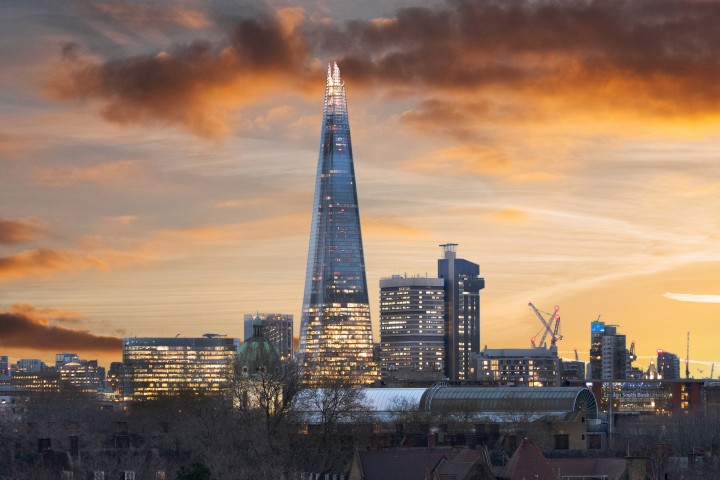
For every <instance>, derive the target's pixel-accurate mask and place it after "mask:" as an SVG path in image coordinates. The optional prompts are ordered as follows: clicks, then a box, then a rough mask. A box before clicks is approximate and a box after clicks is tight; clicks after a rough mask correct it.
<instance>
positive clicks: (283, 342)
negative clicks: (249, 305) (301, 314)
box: [243, 313, 293, 360]
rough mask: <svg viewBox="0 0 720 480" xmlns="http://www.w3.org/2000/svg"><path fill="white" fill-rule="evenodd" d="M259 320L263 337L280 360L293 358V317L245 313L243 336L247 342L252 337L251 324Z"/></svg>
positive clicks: (279, 314)
mask: <svg viewBox="0 0 720 480" xmlns="http://www.w3.org/2000/svg"><path fill="white" fill-rule="evenodd" d="M256 318H259V319H260V321H261V322H262V327H263V336H264V338H266V339H267V340H268V341H269V342H270V343H272V344H273V347H275V351H276V352H277V353H278V355H279V356H280V359H281V360H285V359H288V358H292V356H293V316H292V314H288V313H256V314H255V315H253V314H252V313H246V314H245V319H244V322H243V324H244V329H245V332H244V333H245V336H244V337H243V340H247V339H249V338H251V337H252V336H253V335H254V330H253V324H254V322H255V319H256Z"/></svg>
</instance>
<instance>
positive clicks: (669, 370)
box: [656, 350, 680, 380]
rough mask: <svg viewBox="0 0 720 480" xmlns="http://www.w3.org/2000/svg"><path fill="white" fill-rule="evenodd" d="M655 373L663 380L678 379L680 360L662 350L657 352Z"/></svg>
mask: <svg viewBox="0 0 720 480" xmlns="http://www.w3.org/2000/svg"><path fill="white" fill-rule="evenodd" d="M656 368H657V373H658V374H659V375H660V378H663V379H665V380H677V379H679V378H680V358H678V356H677V355H675V354H674V353H670V352H665V351H663V350H658V351H657V367H656Z"/></svg>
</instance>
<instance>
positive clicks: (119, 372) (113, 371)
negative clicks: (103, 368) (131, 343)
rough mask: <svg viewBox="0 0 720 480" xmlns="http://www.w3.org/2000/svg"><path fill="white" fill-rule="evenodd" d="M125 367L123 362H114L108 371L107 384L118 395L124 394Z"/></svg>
mask: <svg viewBox="0 0 720 480" xmlns="http://www.w3.org/2000/svg"><path fill="white" fill-rule="evenodd" d="M124 372H125V367H124V366H123V363H122V362H112V363H111V364H110V368H109V369H108V371H107V376H106V379H105V385H106V387H107V389H108V390H110V391H112V392H113V393H114V394H116V395H122V392H123V382H124V379H125V373H124Z"/></svg>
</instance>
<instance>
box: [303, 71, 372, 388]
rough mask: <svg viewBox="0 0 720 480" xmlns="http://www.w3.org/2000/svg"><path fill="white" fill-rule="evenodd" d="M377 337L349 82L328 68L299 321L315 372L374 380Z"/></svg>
mask: <svg viewBox="0 0 720 480" xmlns="http://www.w3.org/2000/svg"><path fill="white" fill-rule="evenodd" d="M372 352H373V339H372V328H371V323H370V305H369V302H368V290H367V281H366V278H365V260H364V254H363V245H362V235H361V232H360V212H359V209H358V201H357V191H356V188H355V169H354V165H353V155H352V144H351V142H350V125H349V122H348V111H347V102H346V98H345V86H344V84H343V82H342V81H341V79H340V70H339V69H338V67H337V65H334V66H333V67H332V68H331V67H330V66H328V76H327V84H326V89H325V109H324V112H323V121H322V132H321V138H320V154H319V157H318V166H317V176H316V180H315V197H314V200H313V212H312V226H311V231H310V247H309V250H308V260H307V272H306V276H305V292H304V297H303V307H302V320H301V327H300V353H301V354H303V355H304V358H305V361H306V366H307V367H308V371H309V373H310V376H311V378H313V379H315V380H321V379H324V378H334V377H343V378H348V379H351V380H353V381H357V382H359V383H367V382H371V381H373V380H374V379H375V378H376V376H377V373H376V368H375V366H374V365H373V361H372V356H373V355H372Z"/></svg>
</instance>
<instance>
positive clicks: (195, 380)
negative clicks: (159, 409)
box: [123, 333, 237, 400]
mask: <svg viewBox="0 0 720 480" xmlns="http://www.w3.org/2000/svg"><path fill="white" fill-rule="evenodd" d="M236 352H237V347H236V344H235V339H233V338H226V337H220V336H217V335H213V334H209V333H207V334H205V335H204V336H203V337H202V338H138V337H133V338H123V381H124V384H123V396H124V397H125V399H127V400H152V399H157V398H159V397H163V396H168V395H178V394H186V393H192V394H198V393H205V394H218V393H220V392H222V390H223V389H224V388H225V387H226V386H227V382H228V380H229V378H230V361H231V360H232V359H233V358H234V356H235V355H236Z"/></svg>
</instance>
